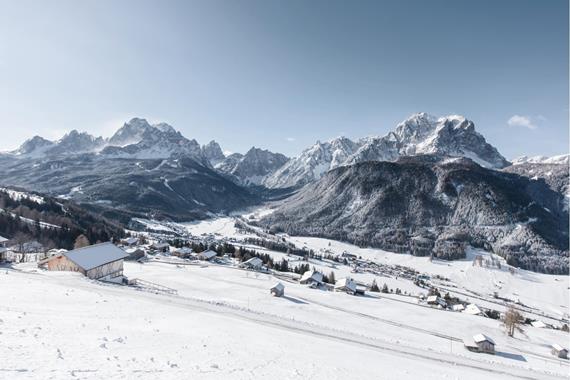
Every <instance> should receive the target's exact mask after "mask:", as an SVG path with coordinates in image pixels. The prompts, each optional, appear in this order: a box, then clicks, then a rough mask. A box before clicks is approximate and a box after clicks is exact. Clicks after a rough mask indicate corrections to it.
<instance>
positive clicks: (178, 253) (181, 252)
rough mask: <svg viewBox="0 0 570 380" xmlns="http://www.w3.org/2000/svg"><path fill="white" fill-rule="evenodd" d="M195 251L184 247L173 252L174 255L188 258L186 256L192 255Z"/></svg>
mask: <svg viewBox="0 0 570 380" xmlns="http://www.w3.org/2000/svg"><path fill="white" fill-rule="evenodd" d="M193 253H194V250H192V248H190V247H182V248H178V249H176V250H175V251H174V252H172V255H173V256H177V257H181V258H183V259H186V258H189V257H192V256H193Z"/></svg>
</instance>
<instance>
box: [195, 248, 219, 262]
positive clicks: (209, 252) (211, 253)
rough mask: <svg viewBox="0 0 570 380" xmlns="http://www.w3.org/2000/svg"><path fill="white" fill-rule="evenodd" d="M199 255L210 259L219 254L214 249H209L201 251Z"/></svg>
mask: <svg viewBox="0 0 570 380" xmlns="http://www.w3.org/2000/svg"><path fill="white" fill-rule="evenodd" d="M198 255H199V256H200V257H203V258H205V259H207V260H209V259H211V258H212V257H216V256H217V255H218V254H217V253H216V252H214V251H212V250H210V249H209V250H207V251H204V252H200V253H199V254H198Z"/></svg>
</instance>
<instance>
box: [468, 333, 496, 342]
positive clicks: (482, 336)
mask: <svg viewBox="0 0 570 380" xmlns="http://www.w3.org/2000/svg"><path fill="white" fill-rule="evenodd" d="M473 340H474V341H475V343H481V342H485V341H487V342H489V343H491V344H495V341H494V340H493V339H491V338H489V337H488V336H487V335H485V334H477V335H473Z"/></svg>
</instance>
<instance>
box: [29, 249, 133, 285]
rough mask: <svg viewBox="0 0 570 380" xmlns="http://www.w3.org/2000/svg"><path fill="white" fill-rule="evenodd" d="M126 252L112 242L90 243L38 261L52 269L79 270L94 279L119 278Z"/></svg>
mask: <svg viewBox="0 0 570 380" xmlns="http://www.w3.org/2000/svg"><path fill="white" fill-rule="evenodd" d="M126 257H128V254H127V253H126V252H125V251H123V250H122V249H120V248H118V247H116V246H115V245H114V244H113V243H110V242H109V243H101V244H95V245H90V246H88V247H83V248H79V249H74V250H73V251H68V252H64V253H62V254H59V255H56V256H53V257H51V258H49V259H47V260H44V261H42V262H40V265H42V266H45V267H46V268H47V269H48V270H52V271H72V272H81V273H83V274H84V275H85V276H87V277H89V278H92V279H95V280H108V281H109V280H110V281H113V280H119V279H122V276H123V260H124V259H125V258H126Z"/></svg>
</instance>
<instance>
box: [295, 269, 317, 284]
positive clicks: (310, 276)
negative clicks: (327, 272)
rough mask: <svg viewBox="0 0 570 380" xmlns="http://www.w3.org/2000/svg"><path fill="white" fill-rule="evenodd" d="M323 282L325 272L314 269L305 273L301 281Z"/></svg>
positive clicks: (307, 282) (310, 282) (302, 282)
mask: <svg viewBox="0 0 570 380" xmlns="http://www.w3.org/2000/svg"><path fill="white" fill-rule="evenodd" d="M322 282H323V274H322V273H320V272H317V271H314V270H309V271H306V272H305V273H303V275H302V276H301V279H300V280H299V283H301V284H307V285H313V284H314V285H320V284H321V283H322Z"/></svg>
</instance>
